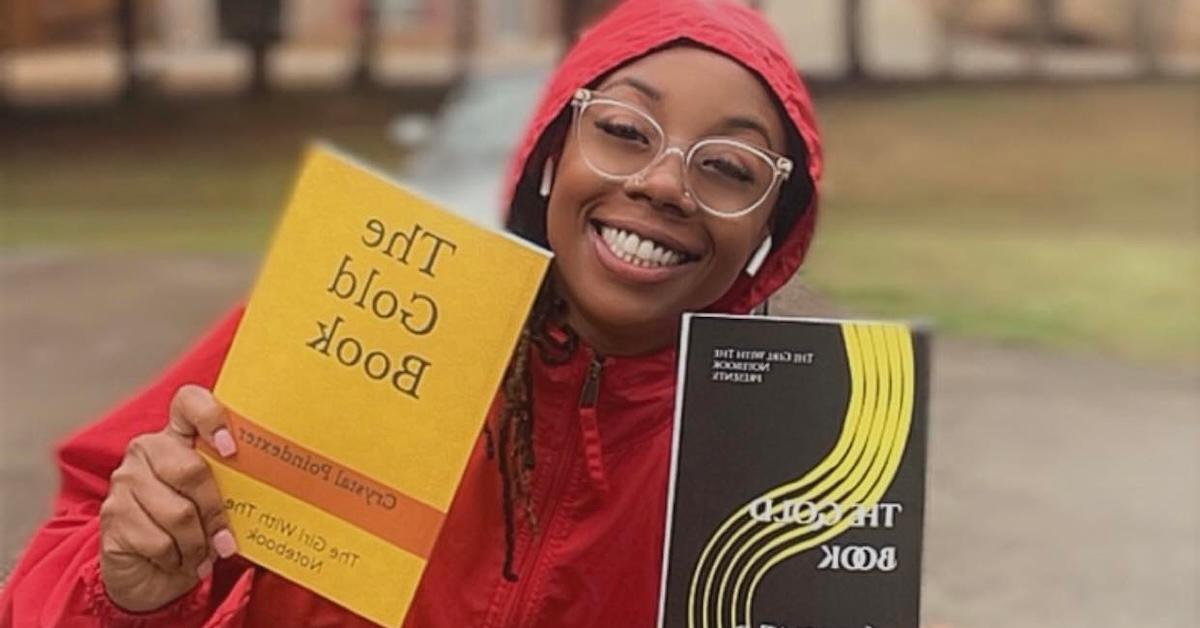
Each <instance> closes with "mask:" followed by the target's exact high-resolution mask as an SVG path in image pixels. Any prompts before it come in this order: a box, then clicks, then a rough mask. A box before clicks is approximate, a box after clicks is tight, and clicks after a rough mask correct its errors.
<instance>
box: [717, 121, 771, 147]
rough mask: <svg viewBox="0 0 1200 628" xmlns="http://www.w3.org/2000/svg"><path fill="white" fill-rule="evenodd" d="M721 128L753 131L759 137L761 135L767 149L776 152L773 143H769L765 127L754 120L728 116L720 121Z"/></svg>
mask: <svg viewBox="0 0 1200 628" xmlns="http://www.w3.org/2000/svg"><path fill="white" fill-rule="evenodd" d="M721 126H722V127H723V128H726V129H735V130H747V131H755V132H757V133H758V134H759V135H762V136H763V139H764V140H766V142H767V148H769V149H771V150H776V149H775V144H774V142H772V141H771V134H770V133H768V132H767V126H766V125H765V124H763V123H762V122H759V121H758V120H757V119H755V118H751V117H748V116H729V117H727V118H725V119H724V120H722V121H721Z"/></svg>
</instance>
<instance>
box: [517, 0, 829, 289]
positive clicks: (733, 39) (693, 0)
mask: <svg viewBox="0 0 1200 628" xmlns="http://www.w3.org/2000/svg"><path fill="white" fill-rule="evenodd" d="M679 40H690V41H692V42H695V43H697V44H700V45H702V46H704V47H706V48H709V49H712V50H715V51H717V52H720V53H722V54H725V55H726V56H728V57H730V58H731V59H734V60H735V61H738V62H739V63H741V64H742V65H743V66H745V67H747V68H749V69H750V70H751V71H753V72H755V73H756V74H758V76H759V77H760V78H762V80H763V81H764V82H765V83H766V85H767V86H768V87H769V88H770V89H771V90H772V91H773V92H774V93H775V96H776V98H777V99H778V100H779V102H780V103H781V104H782V106H783V108H784V111H785V112H786V115H787V118H788V119H789V120H790V122H791V124H792V126H793V128H794V131H795V132H796V133H797V134H798V135H799V137H800V138H802V140H803V141H804V144H805V146H806V147H807V148H808V153H809V158H808V173H809V176H810V178H811V179H812V181H813V182H814V183H815V182H817V181H819V180H820V176H821V167H822V157H821V140H820V136H819V135H818V132H817V125H816V118H815V116H814V114H813V109H812V101H811V99H810V97H809V94H808V90H807V89H806V88H805V86H804V83H803V82H801V80H800V76H799V74H798V73H797V71H796V69H795V67H793V66H792V63H791V61H790V57H789V56H788V54H787V51H786V50H785V48H784V46H783V44H782V43H781V42H780V41H779V38H778V37H777V36H776V34H775V32H774V30H773V29H772V28H771V27H770V25H768V24H767V22H766V21H765V20H764V19H763V17H762V16H761V15H760V14H759V13H758V12H757V11H754V10H753V9H750V8H747V7H745V6H743V5H741V4H737V3H735V2H731V1H728V0H628V1H626V2H623V3H621V4H620V5H619V6H618V7H617V8H615V9H613V11H612V12H610V13H609V14H608V15H607V16H606V17H604V18H603V19H602V20H600V21H599V22H597V23H596V24H595V25H594V26H593V27H592V28H590V29H589V30H588V31H586V32H585V33H584V34H583V35H582V36H581V37H580V38H579V41H578V43H577V44H576V45H575V47H574V48H572V49H571V51H570V52H569V53H568V54H567V56H566V57H565V58H564V59H563V60H562V62H561V63H559V65H558V68H557V69H556V71H555V73H554V75H553V76H551V78H550V81H549V83H548V84H547V86H546V88H545V91H544V92H543V94H542V96H541V99H540V101H539V103H538V106H537V108H536V109H535V114H534V116H533V118H532V120H531V121H530V123H529V125H528V126H527V127H526V130H525V133H524V135H523V137H522V140H521V142H520V144H518V145H517V150H516V152H515V153H514V155H513V157H512V159H511V161H510V163H509V168H508V172H507V177H506V182H507V184H506V186H505V188H504V189H505V194H506V197H505V199H504V201H505V202H504V203H503V205H502V207H506V208H508V207H510V206H511V204H512V198H513V195H514V194H515V190H516V189H517V185H518V183H519V182H520V179H521V176H522V175H523V173H536V172H540V164H538V166H539V167H534V168H531V167H527V163H526V162H527V161H528V160H529V158H530V154H531V153H532V152H533V150H534V147H535V146H536V145H537V143H538V140H539V139H540V138H541V136H542V133H543V132H544V131H545V130H546V128H547V127H548V126H549V125H550V124H551V122H553V121H554V119H555V118H556V117H557V116H558V115H559V113H561V112H562V111H563V109H564V108H565V107H566V106H567V105H568V103H569V102H570V100H571V96H572V95H573V94H574V93H575V90H576V89H578V88H580V87H583V86H586V85H588V84H590V83H592V82H593V81H595V80H596V79H598V78H599V77H601V76H602V75H604V74H606V73H607V72H609V71H611V70H613V69H615V68H617V67H619V66H621V65H624V64H625V63H627V62H629V61H632V60H634V59H636V58H638V57H640V56H642V55H644V54H646V53H647V52H650V51H652V50H654V49H656V48H660V47H662V46H664V45H666V44H670V43H672V42H676V41H679ZM526 176H531V175H529V174H527V175H526ZM803 209H804V211H803V212H802V213H801V214H800V218H799V219H797V220H796V221H795V222H794V223H793V224H792V227H791V229H790V230H789V232H788V233H787V235H786V236H785V237H783V238H782V239H781V238H779V236H778V234H776V240H777V243H776V245H775V246H774V249H773V251H772V252H771V254H770V256H769V257H768V258H767V260H766V261H765V263H764V264H763V266H762V268H761V270H760V271H759V272H758V274H757V275H756V276H755V277H754V278H753V279H751V278H749V277H747V276H745V275H742V276H740V277H739V279H738V280H737V281H736V282H735V283H734V285H733V287H732V288H730V290H729V292H728V293H726V294H725V296H724V297H722V298H721V299H719V300H718V301H717V302H716V303H714V304H713V305H712V306H711V307H710V308H709V309H710V310H713V311H722V312H735V313H745V312H748V311H750V310H751V309H752V308H753V307H754V306H756V305H758V304H759V303H761V302H762V301H763V300H765V299H766V298H767V297H768V296H770V295H771V294H772V293H773V292H775V291H776V290H778V289H779V288H780V287H782V286H783V284H785V283H787V281H788V280H789V279H791V277H792V275H793V274H795V272H796V270H797V269H798V268H799V267H800V263H801V262H802V261H803V260H804V255H805V253H806V252H807V250H808V246H809V242H810V241H811V239H812V235H813V227H814V225H815V220H816V210H817V195H816V194H815V193H814V194H813V196H812V200H811V201H810V203H809V206H808V207H806V208H803ZM780 240H781V241H780Z"/></svg>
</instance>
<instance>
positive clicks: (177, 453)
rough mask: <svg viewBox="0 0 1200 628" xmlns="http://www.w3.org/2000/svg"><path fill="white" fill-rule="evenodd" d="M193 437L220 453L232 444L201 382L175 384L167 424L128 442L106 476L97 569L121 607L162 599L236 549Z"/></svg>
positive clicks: (143, 606)
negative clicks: (109, 474) (113, 469)
mask: <svg viewBox="0 0 1200 628" xmlns="http://www.w3.org/2000/svg"><path fill="white" fill-rule="evenodd" d="M197 437H199V438H201V439H203V440H204V441H205V442H207V443H208V444H209V445H211V446H212V447H213V448H214V449H216V450H217V451H218V452H219V453H220V454H221V455H222V456H226V457H227V456H230V455H232V454H233V453H234V451H235V449H236V447H235V445H234V441H233V437H232V436H231V435H230V433H229V431H228V430H227V429H226V428H225V408H224V406H222V405H221V403H220V402H218V401H217V400H216V398H214V397H213V396H212V393H211V392H209V391H208V390H206V389H204V388H201V387H199V386H193V385H187V386H182V387H180V388H179V390H178V391H176V392H175V397H174V398H173V399H172V400H171V408H170V420H169V421H168V422H167V426H166V428H164V429H163V430H162V431H161V432H156V433H152V434H143V435H141V436H138V437H137V438H134V439H133V440H131V441H130V442H129V446H128V448H127V449H126V451H125V458H124V460H122V461H121V466H119V467H117V470H116V471H114V472H113V474H112V478H111V483H110V487H109V491H108V497H107V498H106V499H105V500H104V504H103V505H101V507H100V575H101V578H102V579H103V581H104V587H105V589H106V590H107V591H108V596H109V598H111V599H112V601H113V602H115V603H116V604H117V605H118V606H120V607H121V608H124V609H125V610H128V611H133V612H144V611H151V610H154V609H156V608H159V607H161V606H164V605H166V604H167V603H169V602H171V601H172V600H175V599H176V598H178V597H179V596H181V595H183V594H184V593H186V592H187V591H189V590H190V589H191V588H192V587H193V586H195V585H196V583H197V582H198V581H199V580H200V579H202V578H205V577H207V576H208V574H209V573H211V572H212V567H213V561H214V560H215V559H216V557H217V556H220V557H221V558H228V557H229V556H231V555H233V553H234V552H235V551H236V550H237V547H236V543H235V541H234V538H233V535H232V534H231V533H230V531H229V530H228V528H227V526H228V519H227V518H226V515H225V506H224V503H223V501H222V499H221V495H220V493H219V492H218V491H217V485H216V482H214V480H213V476H212V472H211V471H210V470H209V468H208V464H207V463H205V461H204V459H203V458H201V457H200V454H198V453H196V450H195V447H194V442H195V439H196V438H197Z"/></svg>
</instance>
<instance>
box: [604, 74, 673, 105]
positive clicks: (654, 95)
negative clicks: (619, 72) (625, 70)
mask: <svg viewBox="0 0 1200 628" xmlns="http://www.w3.org/2000/svg"><path fill="white" fill-rule="evenodd" d="M618 85H628V86H630V87H632V88H634V89H636V90H638V91H639V92H641V93H643V94H645V95H646V97H647V98H649V99H650V100H653V101H655V102H658V101H659V100H662V92H660V91H658V90H657V89H655V88H653V87H650V86H649V85H647V84H646V83H645V82H643V81H640V80H638V79H635V78H633V77H632V76H622V77H621V78H619V79H616V80H614V81H613V82H611V83H609V84H607V85H605V86H604V87H603V88H602V89H609V88H611V87H616V86H618Z"/></svg>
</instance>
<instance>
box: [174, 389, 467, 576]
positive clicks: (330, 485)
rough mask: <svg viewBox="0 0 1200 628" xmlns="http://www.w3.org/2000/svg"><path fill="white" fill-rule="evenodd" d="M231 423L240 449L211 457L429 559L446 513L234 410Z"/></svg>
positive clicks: (207, 449)
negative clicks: (228, 454) (223, 455)
mask: <svg viewBox="0 0 1200 628" xmlns="http://www.w3.org/2000/svg"><path fill="white" fill-rule="evenodd" d="M228 418H229V420H228V427H229V431H230V433H231V434H232V435H233V438H234V440H235V441H236V442H237V453H236V454H234V455H233V456H232V457H230V458H222V457H221V456H220V454H218V453H217V452H216V451H215V450H213V449H212V448H211V447H209V446H208V445H207V444H205V443H203V442H202V441H200V440H197V441H196V444H197V447H199V448H201V449H202V450H203V451H204V452H205V453H207V454H208V455H209V456H211V457H212V458H214V459H216V460H219V461H220V462H221V463H222V464H224V465H226V466H228V467H229V468H231V469H234V470H236V471H239V472H241V473H244V474H246V475H248V476H250V477H252V478H254V479H256V480H258V481H260V482H263V483H264V484H267V485H269V486H271V487H274V488H276V489H278V490H281V491H283V492H284V493H287V494H288V495H291V496H292V497H295V498H296V499H299V500H301V501H304V502H307V503H309V504H312V505H314V506H316V507H317V508H320V509H321V510H324V511H325V512H327V513H329V514H331V515H334V516H335V517H338V518H340V519H343V520H345V521H347V522H349V523H351V524H354V525H355V526H358V527H359V528H361V529H363V530H365V531H367V532H370V533H371V534H374V535H375V536H377V537H379V538H381V539H383V540H385V541H387V542H389V543H391V544H393V545H395V546H396V547H399V548H400V549H402V550H404V551H406V552H410V553H412V554H415V555H417V556H419V557H421V558H424V559H428V558H429V553H430V551H431V550H432V549H433V543H434V541H435V540H437V535H438V531H439V530H441V527H442V520H443V519H444V518H445V513H443V512H441V511H440V510H438V509H436V508H434V507H432V506H430V505H428V504H425V503H424V502H421V501H418V500H416V499H414V498H412V497H409V496H408V495H405V494H404V493H402V492H400V491H398V490H396V489H394V488H391V487H389V486H387V485H385V484H383V483H382V482H377V481H375V480H373V479H371V478H369V477H367V476H366V475H363V474H362V473H359V472H357V471H354V470H353V469H350V468H348V467H346V466H345V465H343V464H340V463H338V462H335V461H333V460H331V459H329V458H327V457H325V456H322V455H321V454H318V453H316V452H314V451H312V450H311V449H308V448H306V447H304V446H302V445H299V444H297V443H296V442H295V441H292V440H289V439H287V438H286V437H283V436H280V435H279V434H276V433H274V432H271V431H270V430H268V429H266V428H264V427H262V426H261V425H258V424H257V423H254V422H253V421H251V420H249V419H247V418H246V417H244V416H241V415H238V414H237V413H234V412H229V414H228Z"/></svg>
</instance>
